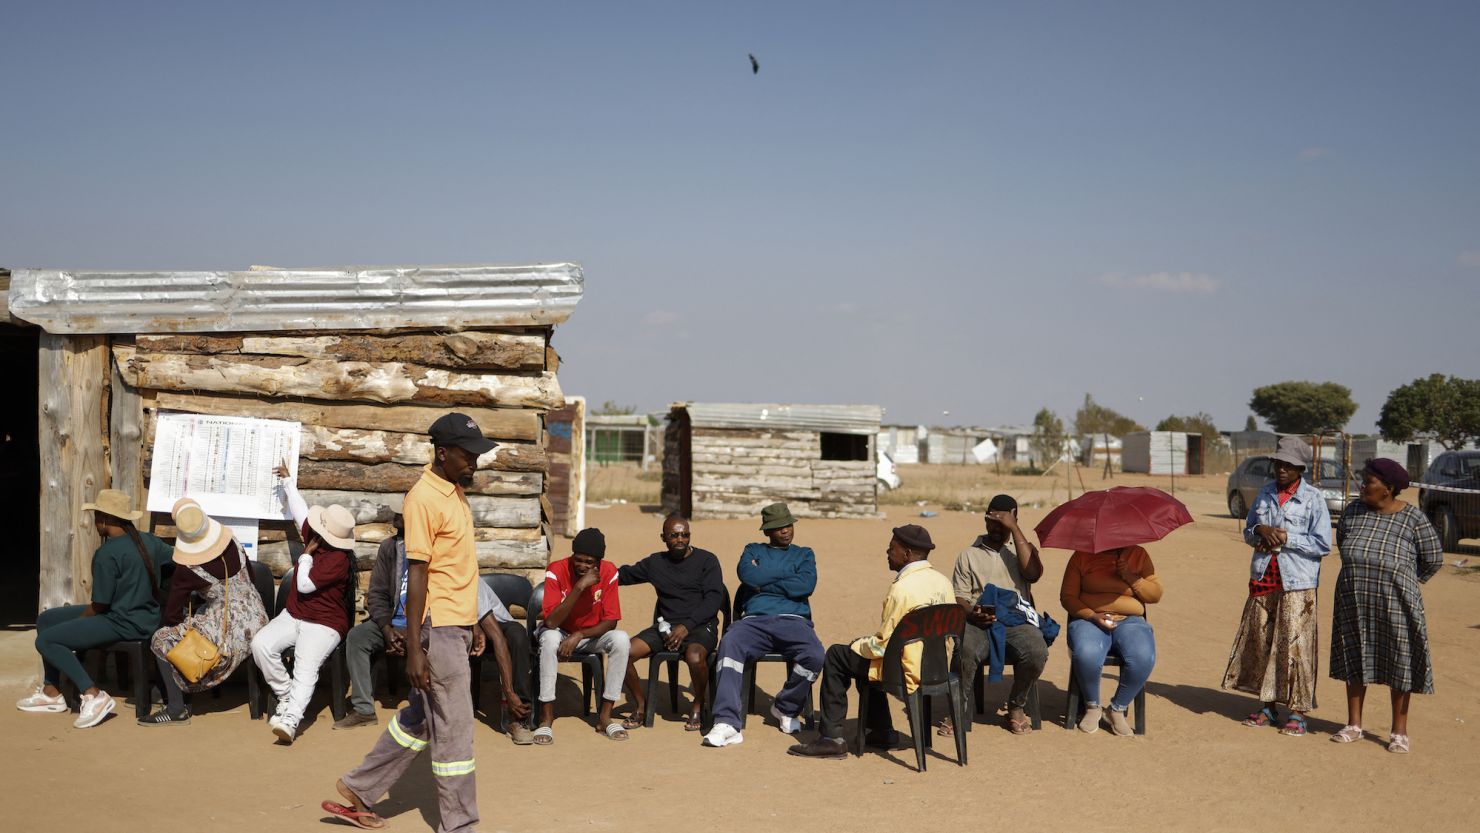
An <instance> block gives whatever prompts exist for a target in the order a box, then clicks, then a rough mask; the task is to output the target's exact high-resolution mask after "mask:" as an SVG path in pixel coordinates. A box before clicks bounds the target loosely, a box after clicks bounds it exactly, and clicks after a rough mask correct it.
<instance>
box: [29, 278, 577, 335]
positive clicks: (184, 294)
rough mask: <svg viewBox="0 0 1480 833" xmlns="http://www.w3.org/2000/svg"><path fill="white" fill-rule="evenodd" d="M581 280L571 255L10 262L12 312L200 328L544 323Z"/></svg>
mask: <svg viewBox="0 0 1480 833" xmlns="http://www.w3.org/2000/svg"><path fill="white" fill-rule="evenodd" d="M584 291H585V277H584V275H583V273H582V271H581V267H580V266H579V265H578V264H574V263H542V264H534V265H525V266H497V265H481V266H389V267H367V268H358V267H356V268H347V269H263V270H250V271H244V272H74V271H68V270H63V269H16V270H14V271H13V272H12V274H11V280H10V299H9V305H10V311H11V312H12V313H13V314H14V315H15V316H16V317H17V318H21V319H24V320H26V321H30V322H32V323H34V324H37V325H39V326H40V327H41V328H43V329H45V330H46V331H47V332H51V333H59V334H68V335H72V334H83V333H92V334H97V333H208V332H266V331H275V330H392V329H403V328H414V327H438V328H448V329H462V328H470V327H515V326H548V325H553V324H558V323H560V322H562V321H564V320H565V319H567V318H569V317H570V314H571V312H572V311H573V310H574V309H575V306H576V304H577V303H578V302H579V301H580V300H581V295H582V294H583V293H584Z"/></svg>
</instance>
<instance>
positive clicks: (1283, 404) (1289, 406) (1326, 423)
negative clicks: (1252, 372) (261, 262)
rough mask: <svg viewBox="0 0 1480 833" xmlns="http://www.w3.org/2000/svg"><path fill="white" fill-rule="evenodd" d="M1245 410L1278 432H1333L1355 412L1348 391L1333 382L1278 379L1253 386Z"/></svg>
mask: <svg viewBox="0 0 1480 833" xmlns="http://www.w3.org/2000/svg"><path fill="white" fill-rule="evenodd" d="M1249 410H1251V411H1253V412H1254V413H1256V414H1258V415H1259V416H1260V417H1262V418H1263V419H1264V421H1265V422H1267V423H1269V427H1270V428H1273V429H1274V430H1275V431H1278V432H1279V433H1281V434H1317V433H1320V432H1322V431H1337V430H1340V429H1341V428H1342V427H1343V426H1345V425H1346V423H1347V420H1349V419H1351V418H1352V414H1354V413H1356V412H1357V403H1355V402H1353V401H1352V390H1351V388H1349V387H1347V386H1346V385H1338V384H1337V383H1335V382H1280V383H1279V384H1274V385H1265V386H1264V387H1262V388H1255V389H1254V396H1253V398H1252V399H1250V400H1249Z"/></svg>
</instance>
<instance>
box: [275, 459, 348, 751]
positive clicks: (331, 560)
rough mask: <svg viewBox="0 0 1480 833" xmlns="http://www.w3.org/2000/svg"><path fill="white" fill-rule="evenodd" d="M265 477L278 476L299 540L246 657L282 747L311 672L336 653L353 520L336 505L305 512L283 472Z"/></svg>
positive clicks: (313, 681) (298, 715)
mask: <svg viewBox="0 0 1480 833" xmlns="http://www.w3.org/2000/svg"><path fill="white" fill-rule="evenodd" d="M273 473H274V474H276V475H277V476H278V477H280V478H282V484H283V496H284V499H285V502H286V503H287V505H288V511H289V512H290V513H291V514H292V515H293V522H294V523H295V524H297V526H298V531H299V534H300V535H302V536H303V553H302V554H301V555H299V556H298V562H297V565H296V566H295V567H294V569H293V571H292V581H291V583H290V584H289V585H288V601H287V604H286V605H284V607H283V612H282V613H279V614H278V615H277V617H276V618H275V619H273V620H272V621H271V622H269V623H268V624H267V627H265V628H263V629H262V630H260V631H258V632H257V635H256V636H255V637H253V638H252V656H253V657H254V658H255V659H256V660H257V667H258V668H260V669H262V677H263V679H265V680H267V685H268V687H270V688H271V689H272V693H273V695H274V696H276V697H277V713H276V714H274V715H273V716H272V717H271V718H269V719H268V721H267V725H268V727H269V728H270V729H272V733H273V734H274V735H276V736H277V737H278V740H280V741H282V742H283V743H285V744H290V743H292V742H293V738H294V737H296V736H297V734H298V723H299V722H300V721H302V720H303V712H304V710H305V709H307V708H308V701H309V700H310V699H311V698H312V697H313V689H314V686H315V685H318V682H319V666H321V665H323V664H324V660H326V659H328V658H329V655H330V654H331V653H333V652H334V649H335V648H336V647H338V645H339V640H341V639H343V638H344V634H345V632H346V631H348V630H349V625H350V620H351V618H353V610H354V588H353V587H352V586H351V585H350V576H351V572H352V569H353V565H354V549H355V516H354V515H353V514H352V513H351V512H350V511H349V510H348V509H345V508H344V507H343V506H340V505H339V504H337V503H336V504H331V505H329V506H315V507H313V508H312V509H310V508H309V507H308V504H307V503H306V502H304V500H303V498H302V496H300V495H299V494H298V487H297V486H296V485H295V484H294V483H293V481H292V479H291V478H290V477H289V472H288V469H287V467H286V466H278V467H277V468H275V469H273ZM284 580H287V579H286V577H285V579H284ZM288 648H292V649H293V674H292V676H289V675H288V669H287V667H286V666H285V665H283V651H285V650H287V649H288ZM332 696H336V697H337V696H341V695H340V694H339V693H335V694H334V695H332Z"/></svg>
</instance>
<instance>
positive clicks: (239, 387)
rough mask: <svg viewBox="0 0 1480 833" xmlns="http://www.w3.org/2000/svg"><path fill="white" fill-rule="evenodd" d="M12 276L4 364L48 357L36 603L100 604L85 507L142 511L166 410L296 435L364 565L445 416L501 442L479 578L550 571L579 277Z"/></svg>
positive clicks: (286, 539) (481, 511) (427, 271)
mask: <svg viewBox="0 0 1480 833" xmlns="http://www.w3.org/2000/svg"><path fill="white" fill-rule="evenodd" d="M6 277H8V282H6V283H5V284H4V286H3V289H4V290H5V295H6V297H5V301H6V303H5V308H6V309H7V310H8V312H9V315H10V319H9V321H8V322H6V321H0V330H3V331H4V332H3V333H0V335H3V336H10V337H11V338H10V341H5V340H4V339H0V360H5V359H9V360H10V361H11V362H12V363H14V362H18V361H23V360H25V351H26V349H27V346H28V345H34V347H32V348H31V349H34V351H35V355H34V356H31V357H29V362H30V363H31V365H33V366H34V367H35V368H36V383H35V386H36V392H35V400H36V401H35V402H34V403H29V404H26V405H25V407H27V408H29V409H31V412H32V413H33V414H35V415H36V419H35V421H34V423H33V424H34V426H35V427H34V428H33V429H32V430H33V431H34V432H35V436H36V440H37V442H36V446H37V447H36V449H35V454H36V457H37V460H38V466H37V477H39V481H40V507H39V516H38V517H39V523H38V529H37V537H36V540H37V544H38V546H37V550H38V553H39V556H38V565H37V581H36V586H37V588H38V591H37V597H36V601H37V603H38V606H39V608H41V609H45V608H48V607H53V606H56V605H59V604H69V603H75V602H82V601H86V600H87V598H88V593H89V590H90V586H89V585H90V580H91V576H90V572H89V564H90V562H91V557H92V553H93V550H94V549H95V548H96V547H97V545H98V543H99V542H98V538H97V533H96V532H95V531H94V530H93V528H92V523H91V519H90V516H89V514H88V513H86V512H83V511H81V509H80V506H81V504H82V503H84V502H86V501H87V500H90V499H91V498H92V497H93V495H95V494H96V493H97V491H98V490H100V489H104V488H109V487H115V488H120V489H124V490H127V491H129V492H130V493H132V494H133V495H134V496H135V501H136V503H139V504H140V505H142V504H143V503H144V500H145V496H146V495H147V493H148V490H149V486H150V483H149V476H150V465H151V462H152V455H153V453H154V449H155V443H154V440H155V435H156V430H157V429H158V427H159V425H160V418H161V416H162V415H165V414H171V413H185V414H204V415H211V416H232V417H254V418H262V419H273V420H283V421H289V422H297V423H299V424H300V425H301V429H300V432H299V437H298V448H299V457H298V460H297V464H296V466H297V472H298V485H299V488H300V489H301V490H303V492H304V496H305V498H306V499H307V500H308V501H309V503H310V504H314V503H331V502H334V503H341V504H344V505H345V506H347V507H349V508H350V510H351V511H352V512H354V513H355V515H356V517H357V521H358V522H359V523H360V525H361V526H360V527H359V532H360V534H359V536H358V537H359V540H360V543H359V545H358V546H357V548H356V550H357V554H358V555H359V559H360V563H361V566H362V567H364V568H368V567H369V566H370V563H371V561H372V559H373V557H374V553H375V549H376V545H377V544H378V542H379V541H380V540H383V539H384V538H385V537H386V536H388V535H391V534H393V529H392V527H391V525H390V522H391V519H392V514H391V511H390V504H391V498H392V496H394V495H399V494H404V493H405V491H406V490H407V489H408V488H410V486H411V485H412V484H414V483H415V482H416V480H417V479H418V478H419V477H420V476H421V472H422V469H423V467H425V466H426V465H427V464H428V463H429V462H430V461H431V459H432V448H431V444H430V439H429V437H428V436H427V430H428V428H429V427H430V425H431V423H432V422H433V421H434V420H435V419H437V417H439V416H441V415H442V414H444V413H447V412H450V411H459V412H463V413H466V414H468V415H469V416H471V417H472V418H473V419H474V420H475V421H476V422H477V423H478V426H479V428H480V430H482V432H483V434H484V435H485V436H487V437H488V438H490V439H492V440H494V441H495V442H496V443H497V446H496V448H495V449H494V450H493V451H491V452H489V453H488V454H486V455H484V456H483V458H481V460H480V471H479V472H478V474H477V476H476V477H475V479H474V482H473V485H472V486H471V487H470V488H468V489H467V493H468V499H469V503H470V505H471V507H472V509H473V516H474V523H475V526H476V527H477V530H476V537H477V548H478V560H479V566H480V568H482V569H484V570H518V571H524V570H541V569H543V568H544V566H545V564H546V563H547V561H548V559H549V553H550V540H549V536H550V535H551V534H561V533H565V532H566V530H567V527H568V525H569V524H568V518H566V517H565V516H561V517H558V518H556V517H552V511H553V509H552V504H551V502H550V500H549V498H548V494H547V492H548V490H549V488H550V483H551V481H550V477H549V475H550V469H551V460H552V454H551V452H550V433H549V430H548V426H547V417H548V416H549V414H550V413H551V412H553V411H556V410H558V409H562V408H564V407H566V401H565V397H564V395H563V393H562V391H561V388H560V384H559V381H558V379H557V377H556V370H557V368H558V366H559V356H558V355H557V354H556V352H555V350H554V348H553V347H552V345H551V339H552V336H553V334H554V329H555V327H556V325H558V324H560V323H562V322H564V321H565V320H566V319H567V318H568V317H569V316H570V314H571V313H572V311H573V310H574V308H575V306H576V304H577V303H578V302H579V301H580V299H581V296H582V293H583V291H584V277H583V274H582V271H581V268H580V267H579V266H578V265H575V264H569V263H554V264H537V265H529V266H501V265H490V266H458V267H416V266H411V267H388V268H367V269H361V268H354V269H276V268H260V267H254V268H253V269H251V270H248V271H242V272H83V271H67V270H55V269H17V270H14V271H13V273H8V274H7V273H5V272H4V270H0V281H3V280H4V279H5V278H6ZM16 334H20V335H16ZM12 342H14V343H13V344H12ZM17 345H19V346H17ZM4 430H5V431H6V432H7V434H8V433H9V432H10V431H11V429H10V427H9V426H8V425H7V426H4ZM568 446H569V443H568V442H567V443H565V445H563V446H562V447H561V448H560V454H559V455H558V456H559V460H560V463H561V473H562V474H564V475H565V478H564V480H563V482H562V483H561V484H560V488H562V489H565V490H567V491H562V493H561V497H562V500H561V502H560V503H561V507H562V509H566V510H568V509H569V504H570V501H569V500H566V499H565V495H566V494H568V487H569V475H568V472H569V471H570V467H571V462H572V460H571V449H570V448H569V447H568ZM8 450H9V449H7V451H8ZM21 453H22V454H24V453H27V452H26V449H22V450H21ZM576 463H577V464H579V461H576ZM34 482H35V481H33V484H34ZM33 491H34V490H33ZM23 505H25V504H23ZM169 523H170V517H169V515H168V514H167V513H161V512H156V513H153V514H152V515H151V516H149V518H148V519H147V522H145V521H141V522H140V526H141V528H151V529H153V530H154V531H155V532H156V533H157V534H160V535H161V536H162V537H166V538H170V537H172V536H173V528H172V527H170V525H169ZM290 526H291V523H288V522H283V521H262V522H260V524H259V545H258V557H259V558H260V560H262V561H264V562H265V563H267V564H269V565H271V566H272V567H273V568H274V571H275V572H276V573H278V574H279V575H281V573H282V572H283V571H285V570H286V568H287V567H288V566H289V565H290V564H291V558H292V556H291V553H292V552H294V551H296V549H295V548H294V542H295V540H296V533H295V532H294V531H293V530H291V529H289V527H290Z"/></svg>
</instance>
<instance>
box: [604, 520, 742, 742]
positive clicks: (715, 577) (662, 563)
mask: <svg viewBox="0 0 1480 833" xmlns="http://www.w3.org/2000/svg"><path fill="white" fill-rule="evenodd" d="M661 537H662V540H663V545H664V546H665V547H666V549H665V550H664V551H663V552H655V553H653V554H652V555H649V556H648V557H646V558H644V559H643V560H641V561H639V562H637V563H636V564H628V565H626V566H623V567H622V568H620V569H619V570H618V571H617V580H618V582H619V583H620V584H643V583H650V584H652V585H653V590H655V591H657V594H658V603H657V606H656V607H655V609H654V610H653V625H652V627H650V628H648V629H647V630H645V631H643V632H642V633H639V634H637V635H636V636H634V637H632V650H631V653H629V654H628V658H629V661H628V663H627V683H626V688H627V697H628V699H630V700H631V701H632V706H633V712H632V717H630V718H628V719H627V720H626V721H624V725H626V726H627V728H637V727H638V726H641V725H642V716H643V714H644V712H645V711H646V706H647V701H646V695H647V692H646V691H644V690H643V686H642V680H641V678H640V677H639V676H638V673H637V661H638V660H640V659H643V658H644V657H647V656H649V655H650V654H653V653H656V652H658V651H664V650H667V651H678V652H680V653H682V654H683V660H684V662H685V663H686V664H687V665H688V666H689V679H690V680H691V683H690V685H691V688H692V690H693V692H694V702H693V703H692V704H691V705H690V706H689V711H688V717H687V719H686V720H685V721H684V726H683V727H684V729H685V730H686V731H690V732H697V731H699V728H700V725H701V724H700V713H699V712H700V707H701V705H702V704H703V702H704V696H705V692H706V689H707V688H708V686H709V655H710V654H712V653H714V648H715V645H716V644H717V643H718V642H719V609H720V607H721V606H722V605H723V604H724V596H725V584H724V576H723V574H722V573H721V572H720V566H719V559H718V558H715V557H714V553H712V552H709V551H708V550H700V549H694V548H693V547H692V546H690V545H689V539H690V532H689V521H688V519H687V518H684V517H683V516H681V515H669V516H668V518H667V519H666V520H664V521H663V533H662V536H661Z"/></svg>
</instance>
